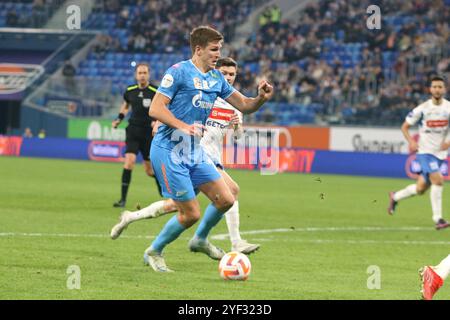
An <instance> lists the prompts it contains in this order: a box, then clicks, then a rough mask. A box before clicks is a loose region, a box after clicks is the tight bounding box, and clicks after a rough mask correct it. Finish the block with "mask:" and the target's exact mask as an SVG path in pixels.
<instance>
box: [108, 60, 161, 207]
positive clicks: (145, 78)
mask: <svg viewBox="0 0 450 320" xmlns="http://www.w3.org/2000/svg"><path fill="white" fill-rule="evenodd" d="M135 77H136V81H137V84H135V85H132V86H129V87H128V88H127V90H126V91H125V93H124V95H123V99H124V102H123V103H122V106H121V107H120V112H119V115H118V117H117V119H115V120H114V121H113V122H112V127H113V128H117V127H118V126H119V124H120V123H121V122H122V121H123V119H124V118H125V116H126V115H127V113H128V112H129V111H130V106H131V116H130V118H129V120H128V127H127V128H126V151H125V163H124V166H123V172H122V190H121V192H122V196H121V198H120V200H119V201H117V202H116V203H114V205H113V206H114V207H116V208H119V207H125V204H126V201H127V193H128V187H129V185H130V182H131V172H132V171H133V168H134V165H135V163H136V156H137V154H138V152H141V154H142V157H143V159H144V169H145V172H146V173H147V175H148V176H150V177H154V176H155V175H154V173H153V168H152V165H151V162H150V157H149V156H150V145H151V143H152V127H153V125H154V123H155V120H154V119H153V118H151V117H149V115H148V109H149V107H150V104H151V102H152V99H153V97H154V95H155V93H156V89H157V88H156V87H154V86H152V85H151V84H150V82H149V80H150V67H149V66H148V64H145V63H140V64H138V65H137V66H136V72H135ZM155 181H156V179H155ZM156 185H157V187H158V190H159V193H160V194H161V190H160V186H159V183H158V182H157V181H156Z"/></svg>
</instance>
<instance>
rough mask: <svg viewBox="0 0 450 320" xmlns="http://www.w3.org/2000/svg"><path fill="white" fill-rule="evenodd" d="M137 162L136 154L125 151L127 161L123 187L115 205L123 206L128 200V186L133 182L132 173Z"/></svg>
mask: <svg viewBox="0 0 450 320" xmlns="http://www.w3.org/2000/svg"><path fill="white" fill-rule="evenodd" d="M135 163H136V154H135V153H131V152H127V153H125V162H124V165H123V171H122V187H121V197H120V200H119V201H117V202H116V203H114V207H116V208H123V207H125V204H126V202H127V195H128V188H129V186H130V183H131V173H132V171H133V169H134V165H135Z"/></svg>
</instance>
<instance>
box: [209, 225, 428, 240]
mask: <svg viewBox="0 0 450 320" xmlns="http://www.w3.org/2000/svg"><path fill="white" fill-rule="evenodd" d="M425 230H433V229H432V228H423V227H400V228H385V227H329V228H315V227H310V228H294V229H291V228H288V229H286V228H280V229H267V230H251V231H241V235H244V234H249V235H252V234H265V233H279V232H322V231H332V232H341V231H343V232H348V231H358V232H361V231H363V232H375V231H383V232H385V231H394V232H397V231H400V232H401V231H425ZM228 238H229V235H228V233H223V234H217V235H215V236H212V237H211V239H215V240H226V239H228Z"/></svg>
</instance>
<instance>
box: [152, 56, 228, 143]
mask: <svg viewBox="0 0 450 320" xmlns="http://www.w3.org/2000/svg"><path fill="white" fill-rule="evenodd" d="M234 91H235V89H234V88H233V87H232V86H231V85H230V84H229V83H228V82H227V81H226V80H225V78H224V76H223V75H222V73H221V72H220V71H218V70H215V69H213V70H210V71H208V72H207V73H203V72H201V71H200V70H199V69H198V68H197V67H196V66H195V65H194V64H193V62H192V60H186V61H182V62H180V63H177V64H175V65H173V66H172V67H170V68H169V69H168V70H167V71H166V73H165V74H164V77H163V79H162V81H161V85H160V86H159V88H158V91H157V92H159V93H161V94H163V95H165V96H166V97H168V98H169V99H170V100H171V101H170V103H169V105H168V108H169V110H170V111H171V112H172V114H173V115H174V116H175V117H176V118H177V119H179V120H181V121H184V122H185V123H187V124H193V123H194V122H201V123H202V124H205V122H206V120H207V118H208V116H209V114H210V112H211V109H212V108H213V106H214V102H215V101H216V98H217V97H221V98H222V99H226V98H228V97H229V96H231V94H233V92H234ZM174 131H175V129H174V128H171V127H169V126H167V125H166V124H161V125H160V126H159V128H158V132H157V134H156V135H155V137H154V139H153V143H154V144H155V145H158V146H160V147H162V148H165V149H169V150H171V149H173V148H174V147H175V146H176V144H177V143H178V141H179V137H180V135H179V134H178V135H174V136H172V134H173V133H174ZM172 139H174V140H172ZM194 141H197V142H199V141H198V139H195V140H194Z"/></svg>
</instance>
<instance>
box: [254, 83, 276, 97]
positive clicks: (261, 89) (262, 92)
mask: <svg viewBox="0 0 450 320" xmlns="http://www.w3.org/2000/svg"><path fill="white" fill-rule="evenodd" d="M258 96H259V97H260V98H261V99H264V100H270V98H272V96H273V86H272V85H271V84H270V83H269V82H267V80H261V81H260V82H259V85H258Z"/></svg>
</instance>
